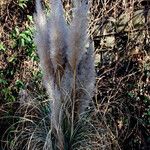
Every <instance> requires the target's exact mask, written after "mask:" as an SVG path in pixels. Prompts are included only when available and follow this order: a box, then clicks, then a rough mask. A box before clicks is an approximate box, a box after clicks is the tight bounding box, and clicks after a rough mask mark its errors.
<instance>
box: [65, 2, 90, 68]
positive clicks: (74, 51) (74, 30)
mask: <svg viewBox="0 0 150 150" xmlns="http://www.w3.org/2000/svg"><path fill="white" fill-rule="evenodd" d="M87 10H88V5H87V4H86V3H85V2H82V3H80V5H79V3H78V4H77V7H76V8H75V10H74V12H73V20H72V22H71V25H70V30H69V39H68V40H69V41H68V47H69V48H68V52H67V55H68V60H69V63H70V65H71V67H72V69H73V70H75V68H76V67H77V65H78V64H79V62H80V60H81V58H82V56H83V54H84V53H85V44H86V42H87V25H88V22H87Z"/></svg>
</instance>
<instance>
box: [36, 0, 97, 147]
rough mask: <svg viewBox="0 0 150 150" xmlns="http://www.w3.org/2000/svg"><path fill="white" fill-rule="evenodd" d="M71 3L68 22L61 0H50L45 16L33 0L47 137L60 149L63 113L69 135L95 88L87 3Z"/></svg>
mask: <svg viewBox="0 0 150 150" xmlns="http://www.w3.org/2000/svg"><path fill="white" fill-rule="evenodd" d="M73 5H74V8H73V9H72V16H73V17H72V21H71V23H69V24H68V23H67V22H66V20H65V17H64V10H63V5H62V2H61V0H50V15H49V16H46V15H45V13H44V11H43V10H42V6H41V3H40V0H37V1H36V11H37V13H36V14H35V16H34V20H35V26H36V33H35V44H36V46H37V50H38V55H39V57H40V65H41V69H42V71H43V81H44V85H45V87H46V90H47V93H48V95H49V99H50V105H49V107H50V110H51V132H52V135H53V137H51V138H53V139H55V142H56V145H57V148H56V149H60V150H63V149H64V147H65V146H64V144H65V136H64V131H63V130H64V129H63V124H64V120H65V119H64V118H65V116H67V123H68V124H69V127H70V136H73V134H74V130H75V124H76V123H77V122H80V119H82V118H83V117H84V116H86V112H87V111H88V109H89V104H90V103H91V102H92V97H93V93H94V88H95V69H94V58H93V52H94V45H93V41H92V40H90V39H89V37H88V34H87V29H88V16H87V15H88V13H87V12H88V4H87V2H86V1H85V0H83V1H82V2H81V1H78V0H74V1H73ZM54 147H55V146H54V145H53V144H52V148H54Z"/></svg>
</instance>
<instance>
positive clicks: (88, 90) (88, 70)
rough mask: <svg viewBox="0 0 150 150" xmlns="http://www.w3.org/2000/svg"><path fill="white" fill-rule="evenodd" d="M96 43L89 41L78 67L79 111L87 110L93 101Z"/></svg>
mask: <svg viewBox="0 0 150 150" xmlns="http://www.w3.org/2000/svg"><path fill="white" fill-rule="evenodd" d="M93 53H94V43H93V42H92V41H90V42H89V46H88V48H87V51H86V53H85V54H84V55H83V57H82V59H81V61H80V63H79V66H78V69H77V87H78V90H80V91H81V92H80V97H79V99H80V108H79V113H80V114H82V113H84V112H86V108H87V107H88V106H89V104H90V102H91V101H92V97H93V94H94V88H95V76H96V75H95V67H94V57H93Z"/></svg>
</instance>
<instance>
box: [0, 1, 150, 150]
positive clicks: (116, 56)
mask: <svg viewBox="0 0 150 150" xmlns="http://www.w3.org/2000/svg"><path fill="white" fill-rule="evenodd" d="M43 6H44V7H45V10H47V8H48V7H49V6H48V4H47V2H46V1H45V2H43ZM64 8H65V10H66V12H65V16H66V20H67V21H68V23H69V22H70V20H71V11H69V10H70V9H71V8H72V4H71V2H70V1H69V0H68V1H64ZM0 12H1V15H0V16H1V17H0V22H1V26H0V39H1V40H0V139H1V145H0V149H2V150H4V149H6V150H7V149H13V145H15V144H16V141H18V139H17V138H18V135H17V133H19V131H22V130H23V128H24V126H26V124H30V125H33V124H32V122H30V121H29V120H34V123H35V124H38V123H37V122H40V121H41V120H42V119H43V116H46V115H45V114H48V112H49V109H48V108H47V105H46V103H47V95H46V92H45V88H44V87H43V85H42V82H41V81H42V73H41V71H40V69H39V67H38V64H39V58H38V56H37V53H36V47H35V45H34V43H33V33H34V25H33V14H34V12H35V3H34V2H33V1H32V0H7V1H5V0H1V2H0ZM47 13H49V12H48V11H47ZM149 27H150V3H149V1H146V0H142V1H138V0H130V1H129V0H127V1H123V0H118V1H111V0H107V1H105V2H103V3H102V1H100V0H96V1H94V0H90V17H89V30H88V33H89V36H90V37H91V38H92V39H93V40H94V46H95V68H96V73H97V77H96V80H97V82H96V91H95V96H94V97H93V105H92V107H93V108H94V109H93V110H92V112H91V113H92V119H93V120H92V121H93V124H96V126H97V129H99V130H100V129H102V130H104V131H100V132H104V134H103V133H102V134H101V141H99V139H97V145H98V144H101V145H102V144H104V145H105V146H106V145H107V144H108V145H110V146H111V149H114V150H117V149H122V150H126V149H133V150H141V149H143V150H148V149H150V41H149V40H150V36H149V31H150V30H149ZM35 103H36V104H35ZM39 108H40V109H39ZM18 122H19V123H18ZM27 122H28V123H27ZM45 124H48V123H47V122H42V121H41V124H38V127H37V126H33V128H34V127H37V128H38V129H41V128H40V127H41V126H44V125H45ZM46 127H47V126H46ZM79 127H80V125H79ZM88 128H90V127H88ZM46 130H48V128H46V129H44V131H45V132H46ZM81 130H82V131H81V132H83V133H84V132H85V131H83V130H84V129H82V127H81ZM31 131H33V130H31ZM38 131H39V130H38ZM24 133H25V134H24V138H25V139H26V137H27V136H26V132H25V131H24ZM85 133H86V132H85ZM15 136H16V138H15V139H14V137H15ZM31 136H32V134H31ZM77 138H78V137H77ZM77 138H76V139H77ZM76 139H74V140H76ZM19 140H20V143H21V142H22V141H23V142H25V141H24V140H22V139H19ZM95 141H96V139H95ZM23 142H22V143H21V144H20V143H19V144H18V146H20V145H23ZM66 149H67V148H66ZM95 149H96V148H95Z"/></svg>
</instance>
